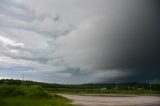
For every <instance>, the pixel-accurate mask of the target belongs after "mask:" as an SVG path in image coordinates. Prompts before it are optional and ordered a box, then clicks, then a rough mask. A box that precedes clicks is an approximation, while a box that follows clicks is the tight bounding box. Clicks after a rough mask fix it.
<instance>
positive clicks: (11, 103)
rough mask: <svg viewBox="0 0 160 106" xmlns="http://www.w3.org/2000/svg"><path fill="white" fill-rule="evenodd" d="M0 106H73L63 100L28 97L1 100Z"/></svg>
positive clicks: (59, 98)
mask: <svg viewBox="0 0 160 106" xmlns="http://www.w3.org/2000/svg"><path fill="white" fill-rule="evenodd" d="M0 106H71V104H70V101H69V100H67V99H65V98H61V97H58V98H57V97H56V98H54V97H53V98H50V99H45V98H36V99H33V98H28V97H5V98H0Z"/></svg>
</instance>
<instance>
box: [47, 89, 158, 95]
mask: <svg viewBox="0 0 160 106" xmlns="http://www.w3.org/2000/svg"><path fill="white" fill-rule="evenodd" d="M47 90H48V92H53V93H70V94H160V91H149V90H117V89H106V90H101V89H71V88H50V89H49V88H48V89H47Z"/></svg>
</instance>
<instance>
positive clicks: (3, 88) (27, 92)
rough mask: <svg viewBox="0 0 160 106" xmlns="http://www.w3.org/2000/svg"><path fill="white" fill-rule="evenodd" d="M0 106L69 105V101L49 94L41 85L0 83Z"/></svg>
mask: <svg viewBox="0 0 160 106" xmlns="http://www.w3.org/2000/svg"><path fill="white" fill-rule="evenodd" d="M0 106H71V105H70V101H69V100H68V99H66V98H63V97H61V96H58V95H56V94H50V93H48V92H47V91H45V90H44V89H43V88H42V87H41V86H38V85H32V86H26V85H7V84H3V85H0Z"/></svg>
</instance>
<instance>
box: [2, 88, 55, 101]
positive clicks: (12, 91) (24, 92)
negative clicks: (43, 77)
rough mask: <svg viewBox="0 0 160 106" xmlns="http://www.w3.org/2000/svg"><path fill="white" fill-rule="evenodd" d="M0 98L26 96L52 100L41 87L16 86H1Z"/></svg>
mask: <svg viewBox="0 0 160 106" xmlns="http://www.w3.org/2000/svg"><path fill="white" fill-rule="evenodd" d="M0 96H1V97H6V96H26V97H30V98H51V97H52V96H51V95H50V94H49V93H47V92H46V91H45V90H44V89H43V88H42V87H40V86H24V85H22V86H16V85H0Z"/></svg>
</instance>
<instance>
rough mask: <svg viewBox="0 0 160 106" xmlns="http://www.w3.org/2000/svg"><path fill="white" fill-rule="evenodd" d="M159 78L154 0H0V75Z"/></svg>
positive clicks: (67, 80)
mask: <svg viewBox="0 0 160 106" xmlns="http://www.w3.org/2000/svg"><path fill="white" fill-rule="evenodd" d="M23 75H24V79H25V80H35V81H43V82H48V83H64V84H72V83H74V84H76V83H77V84H78V83H103V82H128V81H136V82H160V2H159V1H158V0H0V79H3V78H4V79H6V78H8V79H10V78H13V79H22V78H23Z"/></svg>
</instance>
